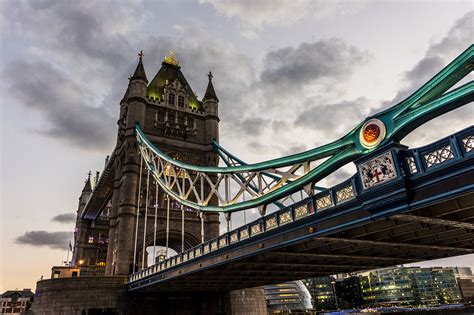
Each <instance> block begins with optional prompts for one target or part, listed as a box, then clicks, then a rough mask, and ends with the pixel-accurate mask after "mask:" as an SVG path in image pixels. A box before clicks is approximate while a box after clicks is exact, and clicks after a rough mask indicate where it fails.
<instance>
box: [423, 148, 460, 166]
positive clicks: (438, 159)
mask: <svg viewBox="0 0 474 315" xmlns="http://www.w3.org/2000/svg"><path fill="white" fill-rule="evenodd" d="M423 157H424V159H425V162H426V167H428V168H430V167H432V166H434V165H438V164H441V163H444V162H446V161H448V160H451V159H454V153H453V150H452V149H451V145H449V144H448V145H447V146H445V147H442V148H440V149H437V150H434V151H431V152H429V153H427V154H425V155H423Z"/></svg>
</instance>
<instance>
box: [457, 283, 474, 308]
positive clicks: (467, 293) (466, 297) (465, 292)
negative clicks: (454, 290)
mask: <svg viewBox="0 0 474 315" xmlns="http://www.w3.org/2000/svg"><path fill="white" fill-rule="evenodd" d="M457 281H458V285H459V291H460V292H461V297H462V301H463V302H464V303H469V304H474V279H457Z"/></svg>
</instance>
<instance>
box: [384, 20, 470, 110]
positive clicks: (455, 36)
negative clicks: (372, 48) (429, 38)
mask: <svg viewBox="0 0 474 315" xmlns="http://www.w3.org/2000/svg"><path fill="white" fill-rule="evenodd" d="M473 24H474V11H470V12H468V13H466V14H465V15H464V16H463V17H461V18H460V19H458V20H457V21H456V22H455V23H454V25H453V26H452V27H451V28H450V29H449V31H448V33H447V34H446V36H444V37H443V38H441V39H440V40H439V41H437V42H435V43H433V44H431V45H430V46H429V47H428V49H427V51H426V53H425V56H424V57H423V58H422V59H421V60H419V61H418V62H417V63H416V64H415V65H414V66H413V68H412V69H410V70H408V71H406V72H405V73H404V75H403V82H404V83H405V84H404V86H403V88H402V89H400V91H399V92H398V93H397V95H396V96H395V98H394V99H393V100H391V101H390V102H385V103H384V107H387V106H389V105H394V104H396V103H398V102H400V101H402V100H403V99H404V98H406V97H407V96H409V95H410V94H411V93H413V92H414V91H416V90H417V89H418V88H420V87H421V85H422V84H424V83H425V82H427V81H428V80H429V79H431V78H432V77H433V76H434V75H435V74H436V73H438V72H439V71H440V70H441V69H443V68H444V67H445V66H446V65H447V64H448V63H449V62H450V61H451V60H452V59H454V58H455V57H456V56H458V55H459V54H460V53H461V52H462V51H464V50H465V49H466V48H468V46H469V45H470V44H471V43H472V34H473V31H472V25H473Z"/></svg>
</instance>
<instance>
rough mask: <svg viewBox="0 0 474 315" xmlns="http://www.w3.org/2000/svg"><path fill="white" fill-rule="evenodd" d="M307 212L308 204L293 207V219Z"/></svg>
mask: <svg viewBox="0 0 474 315" xmlns="http://www.w3.org/2000/svg"><path fill="white" fill-rule="evenodd" d="M308 214H309V206H308V205H302V206H299V207H298V208H296V209H295V219H296V220H298V219H301V218H302V217H305V216H307V215H308Z"/></svg>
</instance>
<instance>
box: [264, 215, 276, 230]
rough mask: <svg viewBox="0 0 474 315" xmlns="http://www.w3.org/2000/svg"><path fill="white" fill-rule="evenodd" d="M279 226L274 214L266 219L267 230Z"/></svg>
mask: <svg viewBox="0 0 474 315" xmlns="http://www.w3.org/2000/svg"><path fill="white" fill-rule="evenodd" d="M277 226H278V224H277V220H276V218H275V217H274V216H273V217H270V218H268V219H266V220H265V227H266V229H267V230H271V229H274V228H276V227H277Z"/></svg>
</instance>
